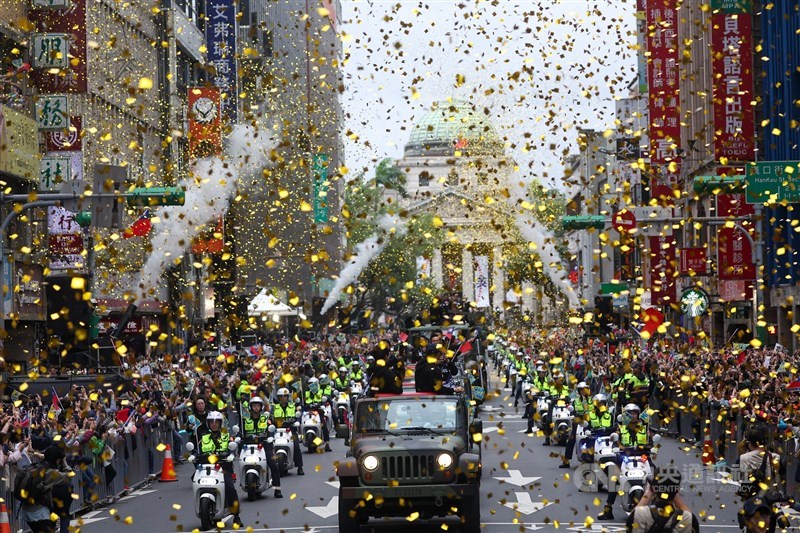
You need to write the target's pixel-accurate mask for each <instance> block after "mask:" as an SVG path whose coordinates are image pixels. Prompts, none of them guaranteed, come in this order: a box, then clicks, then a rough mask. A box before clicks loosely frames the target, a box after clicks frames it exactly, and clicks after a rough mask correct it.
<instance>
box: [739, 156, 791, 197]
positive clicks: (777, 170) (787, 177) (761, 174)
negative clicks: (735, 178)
mask: <svg viewBox="0 0 800 533" xmlns="http://www.w3.org/2000/svg"><path fill="white" fill-rule="evenodd" d="M798 167H800V163H798V162H797V161H759V162H758V163H753V164H748V165H747V167H746V175H745V183H746V185H747V188H746V191H745V192H746V199H747V203H748V204H763V203H765V202H774V201H777V202H781V201H784V200H785V201H787V202H792V203H794V202H800V176H798V172H800V168H798Z"/></svg>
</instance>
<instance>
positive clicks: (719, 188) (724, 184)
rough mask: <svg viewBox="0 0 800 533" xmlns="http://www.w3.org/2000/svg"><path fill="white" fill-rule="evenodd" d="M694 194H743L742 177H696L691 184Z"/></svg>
mask: <svg viewBox="0 0 800 533" xmlns="http://www.w3.org/2000/svg"><path fill="white" fill-rule="evenodd" d="M692 189H693V190H694V192H695V194H720V193H741V192H744V176H727V177H723V176H697V177H696V178H695V179H694V182H693V183H692Z"/></svg>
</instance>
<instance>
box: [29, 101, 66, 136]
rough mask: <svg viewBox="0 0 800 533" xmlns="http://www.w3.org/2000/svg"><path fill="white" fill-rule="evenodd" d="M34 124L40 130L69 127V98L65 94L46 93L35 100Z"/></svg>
mask: <svg viewBox="0 0 800 533" xmlns="http://www.w3.org/2000/svg"><path fill="white" fill-rule="evenodd" d="M36 125H37V126H38V127H39V129H40V130H63V129H66V128H69V98H68V97H67V95H66V94H47V95H41V96H39V99H38V100H36Z"/></svg>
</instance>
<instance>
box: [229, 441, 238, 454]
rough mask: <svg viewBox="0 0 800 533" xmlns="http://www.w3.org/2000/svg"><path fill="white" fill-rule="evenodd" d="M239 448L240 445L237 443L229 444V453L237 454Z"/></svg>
mask: <svg viewBox="0 0 800 533" xmlns="http://www.w3.org/2000/svg"><path fill="white" fill-rule="evenodd" d="M238 447H239V445H238V444H236V442H229V443H228V451H231V452H235V451H236V448H238Z"/></svg>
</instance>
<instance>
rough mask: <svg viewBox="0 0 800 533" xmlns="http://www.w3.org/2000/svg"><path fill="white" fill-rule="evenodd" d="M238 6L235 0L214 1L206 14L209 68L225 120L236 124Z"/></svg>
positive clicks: (207, 62) (209, 5)
mask: <svg viewBox="0 0 800 533" xmlns="http://www.w3.org/2000/svg"><path fill="white" fill-rule="evenodd" d="M236 12H237V9H236V5H235V2H234V0H214V2H210V3H209V4H208V6H207V12H206V17H207V18H206V24H205V26H206V48H207V49H208V51H207V52H206V65H209V66H210V67H212V69H213V70H212V74H211V83H212V84H213V85H214V87H217V88H218V89H219V91H220V96H221V103H222V116H223V117H225V120H226V121H227V122H228V124H234V123H236V100H237V98H238V96H237V95H238V89H237V81H238V80H237V70H236Z"/></svg>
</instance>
